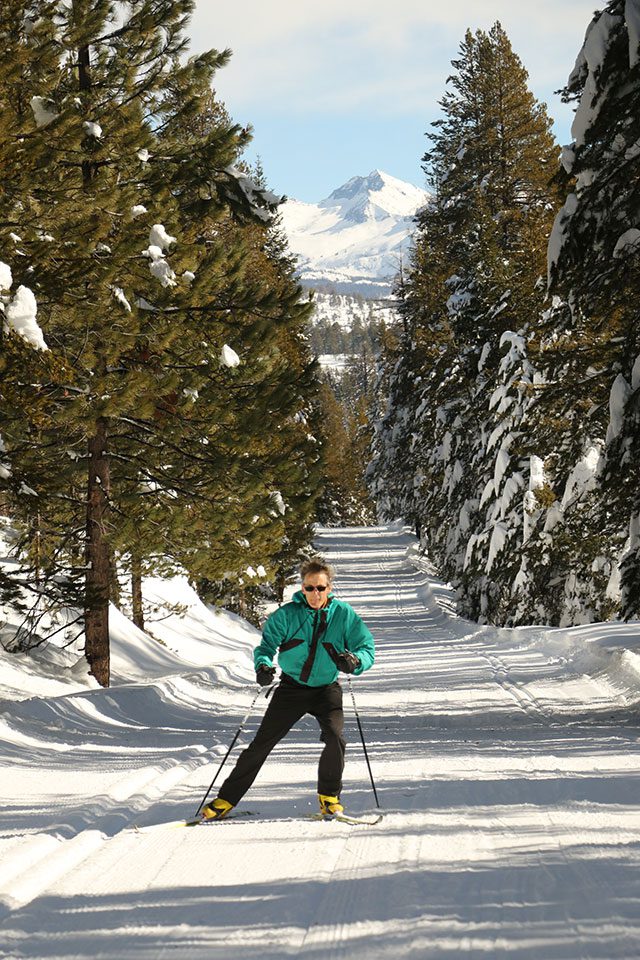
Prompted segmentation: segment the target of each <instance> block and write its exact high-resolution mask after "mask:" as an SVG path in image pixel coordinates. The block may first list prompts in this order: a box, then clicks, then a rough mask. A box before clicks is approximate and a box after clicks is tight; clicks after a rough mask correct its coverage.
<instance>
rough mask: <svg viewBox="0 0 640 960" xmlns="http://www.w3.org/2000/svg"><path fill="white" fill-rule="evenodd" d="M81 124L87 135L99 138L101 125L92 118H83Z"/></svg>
mask: <svg viewBox="0 0 640 960" xmlns="http://www.w3.org/2000/svg"><path fill="white" fill-rule="evenodd" d="M82 126H83V129H84V132H85V133H86V135H87V136H88V137H95V138H96V140H99V139H100V137H101V136H102V127H101V126H100V124H99V123H95V122H94V121H93V120H85V121H84V123H83V124H82Z"/></svg>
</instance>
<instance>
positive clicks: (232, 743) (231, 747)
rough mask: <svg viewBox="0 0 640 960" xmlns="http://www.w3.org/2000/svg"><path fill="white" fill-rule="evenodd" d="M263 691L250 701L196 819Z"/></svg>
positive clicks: (271, 688) (267, 695) (268, 691)
mask: <svg viewBox="0 0 640 960" xmlns="http://www.w3.org/2000/svg"><path fill="white" fill-rule="evenodd" d="M274 687H275V683H274V684H272V686H270V687H269V689H268V690H267V693H266V696H265V700H268V699H269V694H270V693H271V691H272V690H273V689H274ZM261 693H262V687H260V689H259V690H258V692H257V693H256V695H255V697H254V698H253V700H252V701H251V703H250V705H249V709H248V710H247V712H246V714H245V716H244V719H243V720H242V723H241V724H240V726H239V727H238V729H237V730H236V735H235V737H234V738H233V740H232V741H231V744H230V745H229V749H228V750H227V752H226V753H225V755H224V757H223V758H222V763H221V764H220V766H219V767H218V769H217V770H216V773H215V776H214V778H213V780H212V781H211V783H210V784H209V789H208V790H207V792H206V793H205V795H204V797H203V798H202V800H201V802H200V806H199V807H198V809H197V810H196V812H195V816H194V819H195V817H197V816H198V814H199V813H200V811H201V810H202V808H203V807H204V805H205V803H206V802H207V798H208V796H209V794H210V793H211V791H212V790H213V785H214V783H215V782H216V780H217V779H218V774H219V773H220V771H221V770H222V768H223V767H224V765H225V763H226V762H227V759H228V757H229V754H230V753H231V751H232V750H233V748H234V747H235V745H236V740H237V739H238V737H239V736H240V734H241V733H242V731H243V730H244V725H245V723H246V722H247V720H248V719H249V716H250V715H251V711H252V710H253V708H254V706H255V702H256V700H257V699H258V697H259V696H260V694H261Z"/></svg>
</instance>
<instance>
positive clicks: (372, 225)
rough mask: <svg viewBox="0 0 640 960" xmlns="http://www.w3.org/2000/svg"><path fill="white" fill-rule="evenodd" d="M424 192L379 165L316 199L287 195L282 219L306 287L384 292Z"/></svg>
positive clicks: (395, 270)
mask: <svg viewBox="0 0 640 960" xmlns="http://www.w3.org/2000/svg"><path fill="white" fill-rule="evenodd" d="M428 196H429V195H428V193H427V192H426V191H425V190H421V189H420V188H419V187H416V186H414V185H413V184H412V183H406V182H405V181H404V180H398V179H397V177H392V176H391V175H390V174H388V173H385V172H384V171H382V170H372V171H371V173H370V174H369V175H368V176H366V177H352V178H351V179H350V180H347V182H346V183H343V184H342V186H340V187H338V188H337V189H336V190H334V191H333V193H331V194H330V195H329V196H328V197H327V198H326V199H325V200H321V201H320V202H319V203H302V202H301V201H299V200H289V201H288V202H287V203H286V204H284V206H283V208H282V218H283V224H284V228H285V231H286V233H287V236H288V238H289V245H290V247H291V250H292V251H293V253H295V254H296V255H297V256H298V258H299V262H300V275H301V279H302V280H303V281H304V282H305V283H307V284H309V285H310V286H327V285H328V286H331V287H333V288H334V289H335V290H337V291H339V292H342V293H361V294H364V295H365V296H386V295H387V294H388V293H389V292H390V290H391V284H392V281H393V278H394V276H395V275H396V274H397V272H398V267H399V265H400V261H401V258H402V256H403V252H404V250H405V248H406V247H407V246H408V244H409V241H410V236H411V233H412V229H413V218H414V217H415V214H416V212H417V210H418V209H419V208H420V207H422V206H423V205H424V204H425V203H426V201H427V199H428Z"/></svg>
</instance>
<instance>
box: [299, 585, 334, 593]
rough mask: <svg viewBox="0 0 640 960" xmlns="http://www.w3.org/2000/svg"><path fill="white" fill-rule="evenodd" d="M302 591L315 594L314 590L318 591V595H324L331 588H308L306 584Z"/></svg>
mask: <svg viewBox="0 0 640 960" xmlns="http://www.w3.org/2000/svg"><path fill="white" fill-rule="evenodd" d="M302 589H303V590H306V591H307V593H313V591H314V590H317V591H318V593H324V592H325V590H328V589H329V587H309V586H307V584H306V583H305V584H304V585H303V587H302Z"/></svg>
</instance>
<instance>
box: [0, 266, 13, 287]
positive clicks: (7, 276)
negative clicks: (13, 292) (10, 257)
mask: <svg viewBox="0 0 640 960" xmlns="http://www.w3.org/2000/svg"><path fill="white" fill-rule="evenodd" d="M12 286H13V275H12V273H11V267H10V266H9V264H8V263H3V262H2V261H1V260H0V290H10V289H11V287H12Z"/></svg>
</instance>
